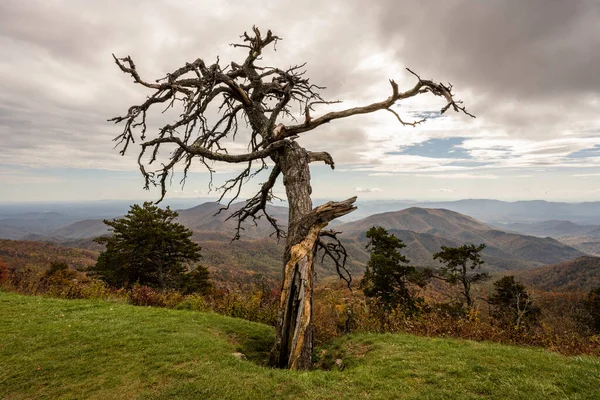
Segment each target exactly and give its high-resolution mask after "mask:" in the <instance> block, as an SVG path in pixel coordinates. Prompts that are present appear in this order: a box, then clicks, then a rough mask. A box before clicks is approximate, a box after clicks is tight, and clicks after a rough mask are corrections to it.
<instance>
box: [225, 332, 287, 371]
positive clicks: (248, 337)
mask: <svg viewBox="0 0 600 400" xmlns="http://www.w3.org/2000/svg"><path fill="white" fill-rule="evenodd" d="M226 333H227V337H228V339H229V341H230V342H231V343H233V344H234V345H235V349H236V351H237V352H240V353H242V354H243V355H244V357H245V359H246V360H248V361H251V362H253V363H254V364H257V365H260V366H263V367H266V366H268V365H269V353H270V352H271V349H272V348H273V345H274V343H275V333H274V332H272V333H271V334H265V333H264V332H260V333H259V332H251V331H240V330H235V331H234V330H227V331H226Z"/></svg>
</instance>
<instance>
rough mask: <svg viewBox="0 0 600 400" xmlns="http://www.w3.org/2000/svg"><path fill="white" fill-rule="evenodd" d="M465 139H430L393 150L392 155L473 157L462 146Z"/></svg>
mask: <svg viewBox="0 0 600 400" xmlns="http://www.w3.org/2000/svg"><path fill="white" fill-rule="evenodd" d="M464 141H465V138H463V137H452V138H445V139H429V140H426V141H424V142H422V143H419V144H415V145H412V146H407V147H405V148H403V149H402V150H399V151H392V152H389V153H386V154H390V155H399V154H403V155H411V156H421V157H430V158H460V159H465V158H473V157H472V156H471V154H469V152H468V151H467V150H466V149H464V148H462V147H460V146H461V145H462V144H463V143H464Z"/></svg>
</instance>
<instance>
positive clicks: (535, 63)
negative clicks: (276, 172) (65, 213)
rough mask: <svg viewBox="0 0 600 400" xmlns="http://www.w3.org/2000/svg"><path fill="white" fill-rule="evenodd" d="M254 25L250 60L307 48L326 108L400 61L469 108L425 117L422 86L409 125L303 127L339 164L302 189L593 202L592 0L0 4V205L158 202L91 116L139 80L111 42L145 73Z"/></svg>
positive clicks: (228, 54)
mask: <svg viewBox="0 0 600 400" xmlns="http://www.w3.org/2000/svg"><path fill="white" fill-rule="evenodd" d="M253 24H256V25H257V26H258V27H259V28H261V29H263V30H266V29H271V30H272V31H273V32H274V33H275V34H277V35H278V36H280V37H282V38H283V40H282V41H281V42H279V43H278V44H277V49H276V51H274V50H273V49H269V50H268V51H266V52H264V54H263V61H262V63H263V64H264V65H276V66H279V67H288V66H290V65H294V64H299V63H303V62H307V65H306V69H307V71H308V72H307V74H308V76H310V77H311V80H312V81H313V83H316V84H319V85H323V86H327V90H325V91H324V95H325V97H327V99H329V100H343V103H342V105H341V107H350V106H355V105H360V104H366V103H369V102H373V101H380V100H383V99H384V98H386V97H387V96H388V95H389V94H390V86H389V79H394V80H395V81H396V82H398V84H399V85H400V87H401V89H402V88H409V87H411V86H413V85H414V84H415V79H414V77H413V76H411V75H410V74H408V73H407V72H406V71H405V68H406V67H409V68H411V69H412V70H414V71H416V72H418V73H419V74H420V75H421V76H422V77H424V78H430V79H434V80H436V81H442V82H451V83H452V84H453V86H454V91H455V93H456V96H457V98H460V99H462V100H464V102H465V105H466V106H467V109H468V110H469V111H470V112H472V113H473V114H475V115H476V116H477V118H476V119H471V118H469V117H467V116H464V115H459V114H456V113H450V112H448V113H447V114H445V115H444V116H443V117H440V115H439V109H440V108H441V107H442V106H443V103H442V102H441V101H440V99H438V98H433V97H428V96H424V97H422V98H419V99H416V100H415V101H411V102H409V103H406V104H401V105H400V106H399V107H398V108H397V110H398V112H399V113H400V114H402V115H403V116H404V117H406V118H407V119H410V118H419V116H422V115H427V116H430V119H429V120H428V121H427V122H426V123H425V124H422V125H419V126H418V127H416V128H411V127H402V126H400V125H399V124H398V122H397V120H396V119H395V118H394V116H393V115H391V114H390V113H386V112H380V113H377V114H373V115H369V116H360V117H355V118H353V119H348V120H344V121H341V122H340V123H331V124H328V125H326V126H323V127H321V128H319V129H318V130H316V131H313V132H310V133H307V134H306V135H305V136H303V137H302V138H301V139H300V142H301V143H302V144H303V145H305V146H306V147H307V148H308V149H310V150H313V151H328V152H330V153H331V155H332V156H333V158H334V159H335V161H336V163H337V168H336V170H334V171H331V170H329V169H328V168H325V167H323V166H315V167H313V174H312V179H313V181H312V182H313V186H314V191H313V193H314V195H315V196H316V197H319V198H335V199H339V198H346V197H350V196H353V195H355V194H358V195H359V196H360V198H362V199H375V198H382V199H383V198H385V199H390V198H394V199H414V200H433V199H436V200H437V199H461V198H495V199H501V200H521V199H544V200H558V201H596V200H600V140H599V139H600V77H599V76H598V71H599V70H600V69H599V66H600V29H598V26H600V2H598V1H597V0H589V1H583V0H581V1H580V0H569V1H553V0H528V1H517V0H514V1H512V0H503V1H494V0H486V1H475V0H472V1H466V0H465V1H459V0H456V1H451V0H448V1H418V0H414V1H406V0H405V1H397V0H389V1H377V2H374V1H360V0H356V1H348V0H345V1H327V2H324V1H316V0H308V1H302V2H299V1H289V2H286V1H273V0H272V1H265V2H261V1H257V0H254V1H234V0H228V1H217V0H211V1H208V0H206V1H203V0H162V1H159V0H146V1H141V0H139V1H138V0H128V1H123V0H120V1H117V0H103V1H96V0H62V1H59V0H43V1H41V0H40V1H37V0H1V1H0V54H2V56H1V57H0V76H1V79H0V202H13V201H39V200H49V201H55V200H96V199H141V200H156V199H157V198H158V192H156V191H150V192H147V191H144V190H142V186H143V181H142V178H141V176H140V174H139V171H138V168H137V164H136V156H137V154H136V151H137V149H136V148H134V147H132V148H131V151H130V154H128V155H126V156H124V157H121V156H119V155H118V152H117V151H116V150H114V149H113V146H114V142H112V139H113V138H114V137H115V136H116V135H118V134H119V133H120V129H121V128H120V127H119V126H115V125H113V124H112V123H109V122H107V121H106V120H107V119H108V118H111V117H114V116H117V115H122V114H125V113H126V110H127V108H128V107H129V106H130V105H133V104H135V103H139V102H140V101H143V99H144V97H145V96H146V95H148V94H149V93H147V92H145V91H144V90H142V89H141V88H140V87H137V86H135V85H134V84H133V83H132V82H131V78H129V77H127V76H125V75H124V74H122V73H121V71H120V70H118V68H117V67H116V65H115V64H114V62H113V60H112V56H111V53H115V54H116V55H117V56H126V55H130V56H131V57H132V58H133V59H134V60H135V61H136V64H137V66H138V69H139V70H140V72H141V73H142V75H143V76H144V77H146V79H147V80H154V79H157V78H160V77H162V76H164V75H165V74H166V73H167V72H170V71H173V70H175V69H177V68H179V67H180V66H182V65H184V63H185V62H192V61H193V60H195V59H196V58H198V57H200V58H203V59H204V60H206V61H207V63H212V62H214V60H216V57H217V56H219V57H220V60H221V62H222V63H223V64H227V63H228V62H229V61H232V60H235V61H238V62H241V61H242V60H243V59H244V57H245V55H246V53H245V52H244V51H243V49H241V50H240V49H234V48H232V47H230V46H229V44H230V43H232V42H236V41H237V40H238V37H239V35H240V34H241V33H242V32H243V31H245V30H250V29H251V27H252V25H253ZM327 111H328V109H327V107H320V108H318V109H317V110H316V112H315V113H314V115H318V114H321V113H325V112H327ZM235 148H238V149H242V148H244V145H243V144H239V146H238V147H234V149H235ZM219 168H220V166H219ZM220 171H223V173H221V174H217V177H216V178H217V180H222V179H225V178H227V177H229V176H231V174H232V173H234V172H235V171H233V170H232V169H231V167H225V168H222V169H220ZM259 182H260V181H257V182H255V183H251V184H250V185H249V186H248V188H247V189H246V192H245V193H243V195H245V196H250V195H252V194H254V193H253V191H254V189H255V188H256V184H258V183H259ZM207 183H208V174H206V173H205V172H203V171H202V169H201V168H200V167H197V168H196V169H195V170H194V172H193V173H192V174H191V176H190V179H189V180H188V182H187V184H186V186H185V188H184V189H183V190H182V188H181V187H180V186H179V185H178V184H177V182H176V181H174V182H173V186H171V188H170V192H169V195H168V197H194V196H202V197H206V196H207V191H208V188H207ZM277 191H278V192H282V188H281V187H278V188H277ZM214 194H215V193H214V192H213V193H211V194H209V195H214ZM217 194H218V193H217Z"/></svg>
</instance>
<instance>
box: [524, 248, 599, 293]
mask: <svg viewBox="0 0 600 400" xmlns="http://www.w3.org/2000/svg"><path fill="white" fill-rule="evenodd" d="M515 275H516V276H517V277H518V278H519V279H520V280H521V281H522V282H523V283H526V284H527V285H531V286H532V287H534V288H536V289H541V290H545V291H553V292H572V291H583V292H588V291H590V290H591V289H593V288H596V287H600V257H589V256H587V257H579V258H577V259H575V260H572V261H566V262H562V263H559V264H554V265H545V266H543V267H538V268H532V269H529V270H527V271H519V272H517V273H516V274H515Z"/></svg>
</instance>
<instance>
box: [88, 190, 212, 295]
mask: <svg viewBox="0 0 600 400" xmlns="http://www.w3.org/2000/svg"><path fill="white" fill-rule="evenodd" d="M177 215H178V214H177V212H175V211H172V210H171V209H170V208H169V207H167V208H166V209H161V208H159V207H156V206H154V205H152V203H150V202H146V203H144V205H143V206H141V207H140V206H139V205H137V204H136V205H133V206H131V209H130V210H129V212H128V213H127V215H125V217H124V218H118V219H114V220H112V221H108V220H105V221H104V223H105V224H106V225H108V226H109V227H111V228H112V235H111V236H107V237H100V238H97V239H95V241H96V242H98V243H101V244H105V245H106V250H105V251H104V252H103V253H101V254H100V256H99V257H98V262H97V263H96V265H95V266H93V267H91V268H90V271H91V272H92V273H94V274H96V275H98V276H99V277H100V278H101V279H102V280H104V281H105V282H106V283H108V284H109V285H111V286H114V287H131V286H132V285H133V284H134V283H139V284H141V285H147V286H150V287H155V288H159V289H168V288H172V289H179V288H182V287H183V286H184V285H185V283H186V280H187V278H188V277H187V275H186V272H187V265H188V264H190V263H192V262H195V261H198V260H199V259H200V257H201V255H200V246H199V245H198V244H196V243H194V242H192V241H191V240H190V237H191V236H192V232H191V231H190V230H189V229H187V228H186V227H185V226H183V225H181V224H179V223H177V222H174V220H175V218H176V217H177ZM198 268H200V271H202V270H205V268H204V267H201V266H197V267H196V270H198ZM195 274H198V272H196V273H195Z"/></svg>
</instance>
